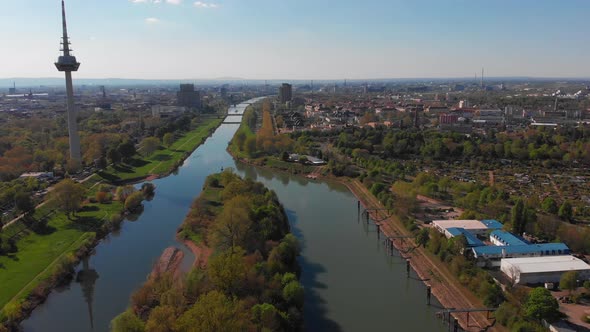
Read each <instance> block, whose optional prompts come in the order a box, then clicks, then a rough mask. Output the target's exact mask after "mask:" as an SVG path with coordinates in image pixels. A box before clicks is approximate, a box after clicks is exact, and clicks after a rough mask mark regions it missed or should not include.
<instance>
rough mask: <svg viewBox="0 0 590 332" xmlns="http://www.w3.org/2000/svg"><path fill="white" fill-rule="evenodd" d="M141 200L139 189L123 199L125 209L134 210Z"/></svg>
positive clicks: (141, 194) (141, 195)
mask: <svg viewBox="0 0 590 332" xmlns="http://www.w3.org/2000/svg"><path fill="white" fill-rule="evenodd" d="M142 201H143V193H142V192H141V191H136V192H134V193H133V194H131V195H129V197H127V198H126V199H125V209H126V210H127V211H134V210H135V209H137V208H138V207H139V206H140V205H141V202H142Z"/></svg>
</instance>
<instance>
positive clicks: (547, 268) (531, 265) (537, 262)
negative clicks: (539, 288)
mask: <svg viewBox="0 0 590 332" xmlns="http://www.w3.org/2000/svg"><path fill="white" fill-rule="evenodd" d="M502 264H510V265H512V266H514V267H516V268H517V269H518V270H519V271H520V272H521V273H538V272H561V271H582V270H590V265H588V264H586V263H585V262H584V261H582V260H581V259H578V258H576V257H574V256H549V257H526V258H504V259H502Z"/></svg>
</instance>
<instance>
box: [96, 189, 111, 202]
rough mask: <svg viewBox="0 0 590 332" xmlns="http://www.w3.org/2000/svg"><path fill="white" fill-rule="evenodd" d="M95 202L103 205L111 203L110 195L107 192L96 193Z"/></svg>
mask: <svg viewBox="0 0 590 332" xmlns="http://www.w3.org/2000/svg"><path fill="white" fill-rule="evenodd" d="M96 201H97V202H99V203H101V204H104V203H108V202H110V201H111V195H110V194H109V193H108V192H104V191H98V192H96Z"/></svg>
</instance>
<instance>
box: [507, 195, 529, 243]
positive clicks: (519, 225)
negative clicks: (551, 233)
mask: <svg viewBox="0 0 590 332" xmlns="http://www.w3.org/2000/svg"><path fill="white" fill-rule="evenodd" d="M510 222H511V223H512V231H513V232H514V233H516V234H519V235H520V234H522V233H523V232H524V230H525V225H526V218H525V207H524V203H523V202H522V199H517V200H516V202H515V203H514V206H513V207H512V210H510Z"/></svg>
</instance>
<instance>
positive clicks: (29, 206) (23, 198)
mask: <svg viewBox="0 0 590 332" xmlns="http://www.w3.org/2000/svg"><path fill="white" fill-rule="evenodd" d="M14 203H15V205H16V209H17V210H18V211H19V212H21V213H24V214H30V213H32V212H33V211H35V203H33V200H32V199H31V194H30V193H26V192H22V191H21V192H18V193H16V194H15V195H14Z"/></svg>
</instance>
